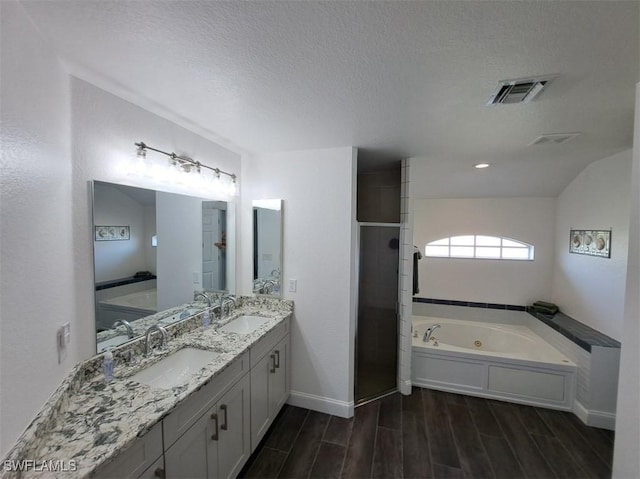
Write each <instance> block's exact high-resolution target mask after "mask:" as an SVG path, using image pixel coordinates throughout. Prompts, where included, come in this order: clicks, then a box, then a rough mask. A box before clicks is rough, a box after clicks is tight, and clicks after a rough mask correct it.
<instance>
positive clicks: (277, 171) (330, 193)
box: [239, 148, 356, 416]
mask: <svg viewBox="0 0 640 479" xmlns="http://www.w3.org/2000/svg"><path fill="white" fill-rule="evenodd" d="M355 166H356V159H355V150H354V149H352V148H334V149H324V150H313V151H297V152H286V153H273V154H264V155H260V156H257V157H255V158H250V157H246V158H243V164H242V172H243V178H244V181H243V184H242V212H241V221H242V225H241V227H242V239H241V246H240V251H241V254H242V258H241V268H240V269H239V282H240V284H241V292H243V293H244V294H250V293H251V288H252V278H253V266H252V255H251V252H252V251H253V249H252V210H251V200H252V199H268V198H281V199H283V200H284V204H283V212H282V213H283V241H284V244H283V251H284V258H283V259H284V261H283V263H284V264H283V271H282V273H283V276H282V279H283V285H284V288H283V290H284V293H283V294H284V298H286V299H291V300H294V301H295V305H294V315H295V319H294V321H293V326H292V328H291V329H292V339H291V347H292V361H291V365H292V367H291V389H292V396H291V399H290V402H292V403H293V404H296V405H301V406H304V407H309V408H311V409H316V410H320V411H324V412H330V413H332V414H338V415H343V416H346V415H349V414H351V413H352V411H353V345H354V341H353V334H354V333H353V324H354V322H355V314H354V303H353V293H352V291H353V287H354V275H353V258H354V257H355V247H354V240H355V236H354V234H355V192H356V189H355V180H356V174H355V170H354V168H355ZM288 279H297V281H298V288H297V292H295V293H292V292H289V291H288V288H287V284H288V283H287V280H288Z"/></svg>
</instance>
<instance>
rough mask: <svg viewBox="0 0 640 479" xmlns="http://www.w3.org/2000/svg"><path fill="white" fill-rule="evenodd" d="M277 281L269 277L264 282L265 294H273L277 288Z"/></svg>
mask: <svg viewBox="0 0 640 479" xmlns="http://www.w3.org/2000/svg"><path fill="white" fill-rule="evenodd" d="M276 286H277V283H276V281H275V280H273V279H268V280H266V281H265V282H264V283H263V284H262V293H263V294H272V293H273V292H274V291H275V289H276Z"/></svg>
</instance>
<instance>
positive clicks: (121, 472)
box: [95, 423, 162, 478]
mask: <svg viewBox="0 0 640 479" xmlns="http://www.w3.org/2000/svg"><path fill="white" fill-rule="evenodd" d="M161 456H162V423H158V424H156V425H155V426H153V428H151V430H150V431H149V432H148V433H146V434H145V435H144V436H142V437H140V438H138V439H136V440H135V441H134V443H133V444H132V445H131V446H130V447H129V448H128V449H127V450H126V451H124V452H123V453H121V454H120V455H119V456H117V457H116V458H115V459H114V460H113V461H111V462H109V463H108V464H106V465H105V466H103V467H101V468H100V469H99V470H98V471H97V472H96V474H95V477H104V478H113V477H118V478H121V477H122V478H124V477H138V476H140V475H141V474H143V473H144V472H145V471H146V470H147V469H148V468H149V467H150V466H151V465H152V464H153V463H154V461H156V460H157V459H158V458H159V457H161Z"/></svg>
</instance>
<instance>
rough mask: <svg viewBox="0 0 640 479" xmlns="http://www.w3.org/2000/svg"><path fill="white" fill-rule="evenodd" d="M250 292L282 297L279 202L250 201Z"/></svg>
mask: <svg viewBox="0 0 640 479" xmlns="http://www.w3.org/2000/svg"><path fill="white" fill-rule="evenodd" d="M252 206H253V292H254V293H255V294H267V295H273V296H281V295H282V287H281V286H282V284H281V277H282V200H253V202H252Z"/></svg>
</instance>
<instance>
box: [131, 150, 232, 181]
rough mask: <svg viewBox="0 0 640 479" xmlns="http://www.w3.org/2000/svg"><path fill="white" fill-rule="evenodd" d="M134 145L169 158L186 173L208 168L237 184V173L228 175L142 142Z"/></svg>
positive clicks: (217, 169)
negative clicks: (193, 169) (192, 169)
mask: <svg viewBox="0 0 640 479" xmlns="http://www.w3.org/2000/svg"><path fill="white" fill-rule="evenodd" d="M134 144H135V145H136V146H137V147H138V150H141V151H146V150H151V151H155V152H157V153H162V154H163V155H166V156H168V157H169V158H171V161H172V162H175V163H177V164H179V165H180V166H181V167H182V168H184V169H185V171H190V170H191V168H195V169H196V170H197V171H200V168H206V169H208V170H211V171H213V172H214V173H215V174H216V176H218V177H219V176H220V175H221V174H222V175H226V176H228V177H230V178H231V180H232V181H233V182H234V183H235V182H236V178H237V177H236V175H235V173H228V172H226V171H222V170H221V169H220V168H212V167H210V166H207V165H204V164H202V163H200V162H199V161H195V160H194V159H192V158H189V157H186V156H180V155H176V154H175V153H174V152H171V153H168V152H166V151H162V150H159V149H158V148H154V147H152V146H149V145H147V144H146V143H145V142H144V141H141V142H139V143H134Z"/></svg>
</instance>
